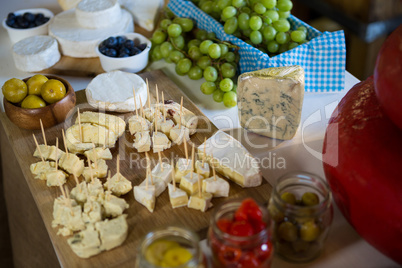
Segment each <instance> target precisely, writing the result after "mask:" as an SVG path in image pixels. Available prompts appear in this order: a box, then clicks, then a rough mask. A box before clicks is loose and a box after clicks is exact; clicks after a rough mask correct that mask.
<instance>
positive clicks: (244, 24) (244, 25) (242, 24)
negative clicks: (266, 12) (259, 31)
mask: <svg viewBox="0 0 402 268" xmlns="http://www.w3.org/2000/svg"><path fill="white" fill-rule="evenodd" d="M249 20H250V16H249V15H248V14H247V13H240V15H239V17H238V18H237V21H238V24H239V28H240V29H241V30H247V29H249V28H250V25H249Z"/></svg>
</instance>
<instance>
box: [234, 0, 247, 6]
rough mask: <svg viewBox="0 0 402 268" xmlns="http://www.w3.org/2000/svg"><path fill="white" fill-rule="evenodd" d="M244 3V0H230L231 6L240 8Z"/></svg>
mask: <svg viewBox="0 0 402 268" xmlns="http://www.w3.org/2000/svg"><path fill="white" fill-rule="evenodd" d="M245 5H246V2H245V1H244V0H232V6H234V7H237V8H240V7H244V6H245Z"/></svg>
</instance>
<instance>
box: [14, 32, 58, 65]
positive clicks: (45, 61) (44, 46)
mask: <svg viewBox="0 0 402 268" xmlns="http://www.w3.org/2000/svg"><path fill="white" fill-rule="evenodd" d="M12 51H13V52H12V53H13V58H14V63H15V66H16V67H17V69H19V70H21V71H24V72H39V71H42V70H44V69H47V68H50V67H52V66H53V65H55V64H56V62H58V61H59V60H60V52H59V47H58V44H57V41H56V39H54V38H53V37H51V36H45V35H37V36H31V37H28V38H25V39H22V40H21V41H19V42H17V43H15V44H14V46H13V48H12Z"/></svg>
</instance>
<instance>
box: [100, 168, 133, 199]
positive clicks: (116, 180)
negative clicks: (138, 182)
mask: <svg viewBox="0 0 402 268" xmlns="http://www.w3.org/2000/svg"><path fill="white" fill-rule="evenodd" d="M104 188H105V189H108V190H110V191H111V192H112V193H113V194H114V195H117V196H121V195H125V194H126V193H128V192H130V191H131V189H133V186H132V184H131V181H129V180H127V179H126V178H125V177H124V176H123V175H122V174H121V173H116V174H115V175H114V176H113V177H111V178H110V179H108V180H107V181H106V182H105V184H104Z"/></svg>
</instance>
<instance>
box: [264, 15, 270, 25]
mask: <svg viewBox="0 0 402 268" xmlns="http://www.w3.org/2000/svg"><path fill="white" fill-rule="evenodd" d="M262 20H263V21H264V22H265V24H264V25H271V24H272V20H271V19H270V18H268V17H262Z"/></svg>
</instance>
